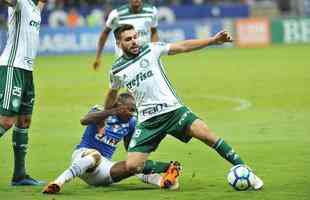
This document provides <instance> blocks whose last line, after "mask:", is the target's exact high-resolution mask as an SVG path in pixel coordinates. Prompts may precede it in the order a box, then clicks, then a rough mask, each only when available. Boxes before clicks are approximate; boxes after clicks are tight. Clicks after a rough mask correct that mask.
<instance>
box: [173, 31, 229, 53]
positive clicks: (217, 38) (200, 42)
mask: <svg viewBox="0 0 310 200" xmlns="http://www.w3.org/2000/svg"><path fill="white" fill-rule="evenodd" d="M226 42H233V40H232V37H231V36H230V35H229V33H228V32H226V31H220V32H218V33H217V34H215V35H214V36H213V37H210V38H207V39H195V40H184V41H181V42H176V43H172V44H171V45H170V49H169V55H175V54H178V53H185V52H190V51H195V50H199V49H202V48H205V47H207V46H210V45H221V44H223V43H226Z"/></svg>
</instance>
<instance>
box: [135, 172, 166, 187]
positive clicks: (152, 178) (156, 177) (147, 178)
mask: <svg viewBox="0 0 310 200" xmlns="http://www.w3.org/2000/svg"><path fill="white" fill-rule="evenodd" d="M136 177H138V178H139V179H140V180H141V181H142V182H143V183H147V184H151V185H156V186H160V177H161V175H160V174H147V175H145V174H136Z"/></svg>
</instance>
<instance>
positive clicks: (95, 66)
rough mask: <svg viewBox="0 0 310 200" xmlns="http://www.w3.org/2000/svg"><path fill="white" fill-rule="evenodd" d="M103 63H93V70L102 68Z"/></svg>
mask: <svg viewBox="0 0 310 200" xmlns="http://www.w3.org/2000/svg"><path fill="white" fill-rule="evenodd" d="M100 64H101V61H100V59H96V60H95V62H94V63H93V69H94V70H98V69H99V67H100Z"/></svg>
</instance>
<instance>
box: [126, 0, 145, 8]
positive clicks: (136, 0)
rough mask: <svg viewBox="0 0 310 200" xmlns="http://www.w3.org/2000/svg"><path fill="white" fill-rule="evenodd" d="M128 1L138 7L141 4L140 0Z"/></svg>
mask: <svg viewBox="0 0 310 200" xmlns="http://www.w3.org/2000/svg"><path fill="white" fill-rule="evenodd" d="M129 2H130V4H131V5H132V7H140V6H141V4H142V0H130V1H129Z"/></svg>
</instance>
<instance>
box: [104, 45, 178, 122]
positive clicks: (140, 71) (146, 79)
mask: <svg viewBox="0 0 310 200" xmlns="http://www.w3.org/2000/svg"><path fill="white" fill-rule="evenodd" d="M169 48H170V45H169V44H165V43H160V42H157V43H149V44H146V45H145V46H143V47H141V49H140V53H139V55H138V56H136V57H133V58H127V57H126V56H125V55H123V56H121V57H120V58H118V59H117V60H116V61H115V63H114V64H113V67H112V70H111V72H110V84H111V88H121V87H125V88H127V90H128V91H129V92H130V93H132V95H133V96H134V98H135V100H136V105H137V109H138V120H139V122H143V121H145V120H147V119H150V118H152V117H154V116H157V115H161V114H163V113H167V112H170V111H173V110H176V109H178V108H180V107H181V106H182V103H181V101H180V99H179V97H178V96H177V95H176V92H175V90H174V89H173V87H172V85H171V83H170V81H169V80H168V78H167V76H166V73H165V70H164V67H163V65H162V63H161V61H160V57H161V55H164V54H168V52H169Z"/></svg>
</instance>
